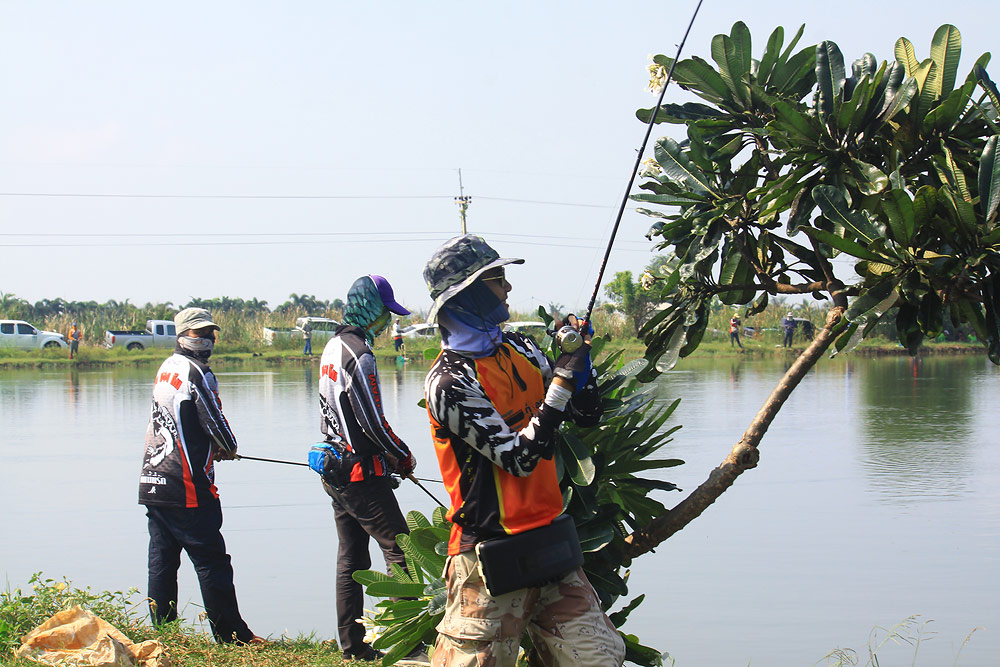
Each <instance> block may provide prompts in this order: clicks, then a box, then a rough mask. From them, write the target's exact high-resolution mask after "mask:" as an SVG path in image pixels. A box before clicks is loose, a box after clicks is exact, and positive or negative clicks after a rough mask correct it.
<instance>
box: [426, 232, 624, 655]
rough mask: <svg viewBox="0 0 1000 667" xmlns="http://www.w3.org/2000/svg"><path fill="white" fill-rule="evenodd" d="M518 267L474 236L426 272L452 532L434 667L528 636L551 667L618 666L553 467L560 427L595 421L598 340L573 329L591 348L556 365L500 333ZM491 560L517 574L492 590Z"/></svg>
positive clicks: (505, 651)
mask: <svg viewBox="0 0 1000 667" xmlns="http://www.w3.org/2000/svg"><path fill="white" fill-rule="evenodd" d="M523 262H524V260H522V259H509V258H506V259H505V258H502V257H500V255H499V254H498V253H497V252H496V251H495V250H494V249H493V248H491V247H490V246H489V245H488V244H487V243H486V241H484V240H483V239H482V238H480V237H478V236H473V235H471V234H470V235H466V236H459V237H457V238H454V239H451V240H450V241H448V242H447V243H445V244H444V245H443V246H441V247H440V248H439V249H438V250H437V251H436V252H435V253H434V255H433V257H431V259H430V261H428V262H427V266H426V268H425V269H424V280H425V281H426V283H427V287H428V289H429V290H430V294H431V298H432V299H433V300H434V304H433V306H432V307H431V310H430V316H429V320H430V321H431V322H435V321H436V322H437V323H438V324H439V326H440V328H441V347H442V350H441V354H440V355H438V358H437V359H436V360H435V362H434V365H433V366H432V367H431V370H430V372H429V373H428V375H427V379H426V381H425V382H424V397H425V398H426V401H427V414H428V416H429V418H430V422H431V437H432V439H433V441H434V450H435V453H436V454H437V458H438V463H439V464H440V467H441V474H442V476H443V480H444V484H445V488H446V489H447V490H448V494H449V500H450V501H451V507H450V508H449V510H448V514H447V517H448V519H449V520H450V521H451V522H452V529H451V535H450V538H449V540H448V555H449V558H448V561H447V563H448V564H447V566H446V568H445V581H446V584H447V591H448V594H447V602H446V604H445V611H444V616H443V618H442V619H441V623H440V624H439V625H438V626H437V630H438V638H437V643H436V644H435V647H434V660H433V662H432V664H433V665H434V666H435V667H443V666H448V667H458V666H462V667H465V666H469V667H472V666H473V665H480V664H497V665H513V664H514V661H515V660H516V658H517V652H518V649H519V647H520V643H521V642H520V639H521V635H522V634H523V633H524V632H527V633H528V634H529V635H530V636H531V640H532V643H533V645H534V646H535V648H536V649H537V650H538V652H539V653H540V654H541V655H542V656H543V661H544V662H545V663H546V664H548V665H556V666H560V665H563V666H569V665H573V666H574V667H590V666H593V667H611V666H613V665H620V664H621V663H622V660H623V659H624V654H625V647H624V644H623V642H622V639H621V637H620V636H619V634H618V632H617V631H616V630H615V627H614V625H613V624H612V623H611V621H610V620H609V619H608V617H607V616H606V615H605V614H604V612H602V611H601V605H600V601H599V600H598V598H597V594H596V593H595V591H594V588H593V587H592V586H591V585H590V582H589V581H587V577H586V575H584V573H583V570H582V569H580V567H579V563H582V562H583V555H582V553H580V541H579V537H578V536H577V535H576V533H575V529H572V534H569V533H570V529H569V527H567V520H568V522H569V526H572V523H573V522H572V519H571V518H569V517H565V516H562V517H561V516H560V515H561V514H562V509H563V502H562V493H561V491H560V489H559V480H558V478H557V476H556V467H555V462H554V459H553V455H554V449H555V445H556V432H557V430H558V428H559V424H560V423H562V422H563V421H564V420H571V421H573V422H575V423H576V424H577V425H579V426H594V425H596V424H597V423H598V422H599V420H600V415H601V399H600V395H599V393H598V391H597V385H596V378H595V375H594V373H593V370H592V368H591V365H590V345H589V341H590V335H591V334H592V333H593V331H592V330H591V329H590V328H589V327H588V326H586V325H583V324H581V325H579V326H580V332H581V333H582V334H583V339H584V340H585V341H586V343H585V344H584V345H582V346H581V347H580V348H579V349H578V350H576V352H574V353H572V354H563V355H561V356H560V357H559V359H558V360H556V361H555V362H553V361H552V360H551V359H549V357H547V356H546V355H545V353H544V352H542V350H541V349H540V348H539V347H538V346H537V345H536V344H535V343H534V341H532V340H531V339H530V338H528V337H527V336H523V335H521V334H519V333H515V332H506V331H503V330H502V329H501V325H502V323H503V322H504V321H506V320H507V319H508V318H509V317H510V313H509V311H508V309H507V294H508V292H510V290H511V285H510V283H509V282H508V281H507V276H506V272H505V269H504V267H505V266H507V265H509V264H521V263H523ZM514 538H517V539H514ZM525 539H530V540H532V545H531V546H528V547H525V546H524V545H523V542H522V540H525ZM505 545H506V546H505ZM487 546H489V548H487ZM496 547H499V549H500V553H499V555H498V552H497V551H496V549H495V548H496ZM536 547H537V548H536ZM540 553H544V554H545V560H546V566H547V567H549V568H550V571H548V572H545V573H544V574H541V578H540V577H539V575H540V573H539V572H538V569H539V568H533V567H530V566H527V567H526V566H523V565H522V563H525V562H528V561H529V560H530V559H531V558H535V557H537V556H538V554H540ZM491 554H492V555H491ZM549 556H551V558H549ZM577 559H578V560H577ZM491 562H493V563H494V564H496V563H501V565H503V566H506V565H512V567H510V568H506V567H501V568H500V569H502V570H505V572H506V574H505V575H502V576H501V577H500V580H497V579H495V578H492V577H493V575H492V574H489V573H488V572H493V573H496V572H497V570H496V569H493V568H491V567H490V563H491ZM484 572H487V574H484ZM552 619H558V622H556V623H555V624H553V620H552Z"/></svg>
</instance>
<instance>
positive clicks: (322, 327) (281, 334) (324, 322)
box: [261, 317, 340, 345]
mask: <svg viewBox="0 0 1000 667" xmlns="http://www.w3.org/2000/svg"><path fill="white" fill-rule="evenodd" d="M307 322H308V323H309V328H310V329H311V330H312V339H313V342H314V343H320V342H325V341H327V340H329V339H330V338H331V337H333V332H334V331H335V330H336V329H337V327H339V326H340V322H338V321H337V320H331V319H330V318H328V317H300V318H298V319H297V320H295V328H294V329H275V328H273V327H264V328H263V330H262V331H261V334H262V337H263V338H264V344H265V345H274V341H275V340H280V339H282V338H292V339H298V340H302V330H303V328H304V327H305V325H306V323H307Z"/></svg>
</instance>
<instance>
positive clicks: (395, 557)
mask: <svg viewBox="0 0 1000 667" xmlns="http://www.w3.org/2000/svg"><path fill="white" fill-rule="evenodd" d="M324 488H326V490H327V493H329V494H330V497H331V498H333V502H332V505H333V515H334V519H335V521H336V524H337V539H338V540H339V541H340V547H339V548H338V550H337V634H338V636H339V637H340V648H341V650H343V651H344V652H345V653H351V654H354V655H360V654H362V653H364V652H365V650H366V645H365V643H364V638H365V628H364V626H363V625H361V624H360V623H358V622H357V619H359V618H361V616H362V614H363V613H364V593H363V589H362V587H361V584H359V583H358V582H356V581H354V579H353V578H352V576H351V575H352V574H354V572H355V570H368V569H370V568H371V566H372V559H371V554H370V553H369V552H368V544H369V537H373V538H375V541H376V542H378V545H379V547H380V548H381V549H382V555H383V556H384V557H385V564H386V567H387V568H388V567H389V563H396V564H398V565H400V566H401V567H405V564H406V557H405V556H404V555H403V550H402V549H400V548H399V545H398V544H396V535H399V534H400V533H409V532H410V530H409V528H407V526H406V519H404V518H403V513H402V512H400V510H399V503H397V502H396V496H395V495H394V494H393V492H392V486H391V485H390V482H389V479H388V478H386V477H374V478H372V479H367V480H365V481H363V482H351V483H350V484H348V485H347V487H346V488H344V489H340V490H335V489H333V488H331V487H329V486H325V487H324Z"/></svg>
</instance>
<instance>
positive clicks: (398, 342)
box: [392, 317, 403, 353]
mask: <svg viewBox="0 0 1000 667" xmlns="http://www.w3.org/2000/svg"><path fill="white" fill-rule="evenodd" d="M392 344H393V345H394V346H395V347H396V352H397V353H398V352H399V350H400V349H401V348H402V347H403V330H402V329H400V328H399V318H398V317H397V318H396V319H395V320H393V322H392Z"/></svg>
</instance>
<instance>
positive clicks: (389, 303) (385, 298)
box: [368, 273, 410, 315]
mask: <svg viewBox="0 0 1000 667" xmlns="http://www.w3.org/2000/svg"><path fill="white" fill-rule="evenodd" d="M368 277H369V278H371V279H372V282H374V283H375V287H376V288H377V289H378V295H379V297H380V298H381V299H382V303H384V304H385V307H386V308H388V309H389V310H391V311H392V312H394V313H396V314H397V315H409V314H410V311H408V310H407V309H406V308H403V307H402V306H401V305H399V304H398V303H396V299H395V297H394V296H393V295H392V285H390V284H389V281H388V280H386V279H385V278H383V277H382V276H376V275H375V274H374V273H371V274H369V275H368Z"/></svg>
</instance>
